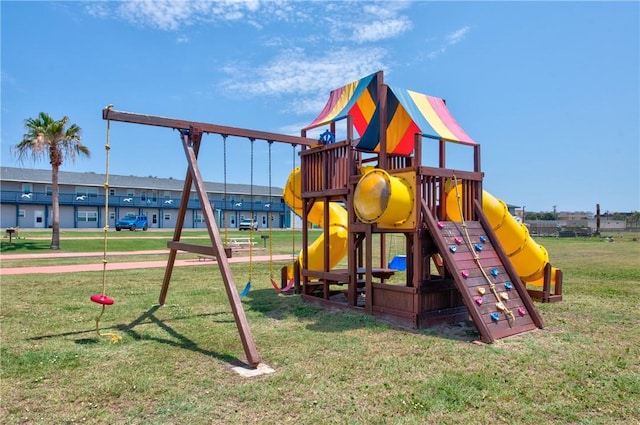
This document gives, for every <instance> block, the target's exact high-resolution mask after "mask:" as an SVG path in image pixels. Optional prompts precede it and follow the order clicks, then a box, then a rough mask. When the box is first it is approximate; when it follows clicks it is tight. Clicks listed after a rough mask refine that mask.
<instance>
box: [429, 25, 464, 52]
mask: <svg viewBox="0 0 640 425" xmlns="http://www.w3.org/2000/svg"><path fill="white" fill-rule="evenodd" d="M469 31H471V27H469V26H464V27H462V28H460V29H457V30H455V31H453V32H451V33H449V34H447V35H446V36H445V37H444V42H443V44H442V45H441V46H440V47H438V48H437V49H435V50H432V51H431V52H429V54H427V57H428V58H429V59H435V58H437V57H438V56H440V55H441V54H443V53H445V52H446V51H447V50H448V49H449V47H451V46H454V45H456V44H458V43H460V42H461V41H462V40H464V39H465V38H466V36H467V34H468V33H469Z"/></svg>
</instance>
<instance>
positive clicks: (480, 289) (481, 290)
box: [478, 286, 485, 295]
mask: <svg viewBox="0 0 640 425" xmlns="http://www.w3.org/2000/svg"><path fill="white" fill-rule="evenodd" d="M484 293H485V289H484V288H483V287H482V286H480V287H478V294H480V295H484Z"/></svg>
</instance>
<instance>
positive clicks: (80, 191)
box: [76, 186, 98, 197]
mask: <svg viewBox="0 0 640 425" xmlns="http://www.w3.org/2000/svg"><path fill="white" fill-rule="evenodd" d="M76 196H91V197H96V196H98V188H97V187H84V186H77V187H76Z"/></svg>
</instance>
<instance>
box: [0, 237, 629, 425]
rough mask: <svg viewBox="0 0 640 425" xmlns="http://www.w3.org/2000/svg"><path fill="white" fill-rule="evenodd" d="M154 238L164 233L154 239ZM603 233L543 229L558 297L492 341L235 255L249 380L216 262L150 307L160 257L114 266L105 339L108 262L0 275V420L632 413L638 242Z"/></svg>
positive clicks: (612, 416) (498, 418) (413, 420)
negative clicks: (314, 290) (342, 305)
mask: <svg viewBox="0 0 640 425" xmlns="http://www.w3.org/2000/svg"><path fill="white" fill-rule="evenodd" d="M79 233H80V232H79ZM274 233H276V232H274ZM71 234H73V233H71ZM73 235H74V236H86V235H87V233H86V232H81V234H73ZM96 235H98V236H102V232H96ZM159 235H161V236H163V237H165V239H154V238H152V236H159ZM184 235H185V236H187V235H188V236H196V237H198V233H197V232H193V233H191V232H189V233H188V234H187V233H185V234H184ZM201 235H206V233H202V234H201ZM65 236H66V237H67V239H65ZM132 236H135V238H132ZM109 237H110V240H109V249H113V250H137V249H165V248H166V240H167V239H171V237H172V233H171V232H166V233H164V232H162V233H161V232H145V233H144V234H142V233H141V232H136V233H135V234H133V235H132V234H130V233H129V232H120V234H118V235H115V236H114V237H113V238H111V233H110V234H109ZM34 238H35V236H32V235H30V234H27V235H26V239H24V240H23V239H20V240H18V241H14V243H13V244H12V245H11V246H9V245H8V242H7V241H6V240H3V241H2V244H1V247H0V250H1V252H2V253H3V254H5V253H10V252H46V251H47V248H48V241H46V240H44V241H41V240H35V239H34ZM69 238H70V236H69V235H68V234H65V235H64V236H63V240H62V243H61V245H62V251H66V252H79V251H83V250H88V249H89V247H93V248H92V250H95V251H100V250H102V245H101V242H100V241H99V242H100V243H99V244H98V245H97V246H93V245H86V244H90V243H93V242H90V241H87V240H72V239H69ZM276 239H277V242H274V245H277V248H274V251H276V249H277V250H282V251H284V252H291V233H290V232H281V234H279V235H278V236H275V237H274V241H275V240H276ZM614 240H615V241H614V242H613V243H610V242H606V241H605V240H604V239H556V238H543V239H539V240H538V242H540V243H541V244H542V245H544V246H545V247H546V248H547V250H548V251H549V256H550V258H551V261H552V262H553V264H554V265H555V266H557V267H559V268H561V269H562V270H563V272H564V300H563V301H562V302H560V303H552V304H538V303H537V304H536V306H537V307H538V308H539V310H540V312H541V314H542V316H543V318H544V320H545V323H546V328H545V329H543V330H537V331H533V332H529V333H526V334H523V335H519V336H516V337H512V338H508V339H504V340H500V341H498V342H496V343H494V344H490V345H485V344H476V343H473V342H474V341H475V339H476V337H477V334H476V332H475V329H474V328H473V327H472V326H470V325H469V324H459V323H456V324H450V325H444V326H440V327H437V328H432V329H424V330H421V331H411V330H406V329H399V328H397V327H393V326H390V325H388V324H385V323H384V322H382V321H378V320H376V319H375V318H373V317H370V316H365V315H362V314H359V313H356V312H348V311H347V312H344V311H337V310H331V309H324V308H318V307H314V306H310V305H308V304H306V303H304V302H303V301H302V300H301V299H300V298H299V297H298V296H282V295H279V294H278V293H276V291H274V290H273V289H271V285H270V284H269V280H268V279H269V275H270V274H271V269H275V270H276V273H277V269H278V268H279V267H280V266H281V265H283V264H282V263H275V264H273V265H271V267H270V265H269V264H268V263H261V264H259V263H255V264H253V267H252V268H251V269H252V276H249V267H248V265H247V264H232V265H231V268H232V272H233V275H234V278H235V281H236V284H237V286H238V290H241V289H242V288H243V287H244V285H245V284H246V282H247V281H248V280H251V282H252V286H253V289H252V290H251V292H250V293H249V295H248V296H247V297H245V298H242V303H243V305H244V309H245V312H246V315H247V318H248V321H249V326H250V329H251V332H252V333H253V336H254V339H255V343H256V346H257V348H258V351H259V352H260V354H261V356H262V358H263V360H264V362H265V363H266V364H268V365H269V366H271V367H272V368H274V369H275V373H274V374H269V375H262V376H259V377H256V378H243V377H240V376H239V375H237V374H235V373H234V372H233V371H232V370H231V368H232V367H233V366H236V365H237V364H238V362H240V361H243V356H244V354H243V353H244V352H243V349H242V344H241V342H240V340H239V337H238V332H237V330H236V326H235V323H234V320H233V315H232V314H231V310H230V307H229V303H228V301H227V297H226V294H225V291H224V287H223V284H222V280H221V278H220V276H219V272H218V268H217V266H215V265H213V264H212V265H211V266H210V267H209V266H200V267H179V268H176V269H174V272H173V278H172V282H171V287H170V289H169V294H168V297H167V304H166V305H164V306H162V307H158V306H156V303H157V301H158V295H159V292H160V287H161V285H162V279H163V275H164V270H163V269H140V270H130V271H113V272H109V273H108V275H107V293H108V294H109V295H110V296H111V297H113V298H114V299H115V301H116V302H115V304H114V305H113V306H110V307H108V308H107V310H106V312H105V315H104V316H103V318H102V321H101V327H102V329H103V331H105V332H109V331H111V332H116V333H118V334H119V335H120V336H121V337H122V341H121V342H120V343H118V344H113V345H111V344H109V342H108V340H106V339H100V338H98V337H97V336H96V332H95V322H94V318H95V316H96V315H97V314H98V313H99V310H100V309H99V307H98V306H97V305H96V304H93V303H91V302H90V301H89V296H90V295H91V294H92V293H99V292H100V291H101V285H102V273H99V272H83V273H71V274H59V275H16V276H2V278H1V282H0V290H1V292H0V296H1V298H0V302H1V310H0V311H1V313H0V314H1V316H0V324H1V330H0V332H1V333H0V336H1V345H0V355H1V357H0V361H1V386H0V396H1V399H0V400H1V401H0V403H1V405H0V417H2V423H3V424H23V423H29V424H71V423H105V424H107V423H109V424H116V423H117V424H492V425H493V424H638V423H640V422H639V419H638V418H640V360H639V359H640V242H638V240H637V237H636V238H635V240H634V237H632V236H631V235H625V236H624V237H622V236H618V237H616V238H615V239H614ZM260 242H262V241H260ZM21 243H24V244H26V243H30V245H29V246H25V245H23V246H20V244H21ZM156 243H157V245H155V244H156ZM40 244H42V245H40ZM143 244H144V245H145V248H140V247H141V245H143ZM154 246H155V247H156V248H153V247H154ZM267 246H268V244H267ZM297 247H298V249H299V247H300V243H299V241H298V243H297ZM29 261H30V262H31V263H34V264H36V265H37V264H43V265H44V264H48V263H40V262H39V261H44V260H29ZM79 261H87V260H86V259H85V260H79ZM12 263H13V261H12ZM31 265H33V264H31ZM2 267H6V265H5V264H4V262H3V264H2Z"/></svg>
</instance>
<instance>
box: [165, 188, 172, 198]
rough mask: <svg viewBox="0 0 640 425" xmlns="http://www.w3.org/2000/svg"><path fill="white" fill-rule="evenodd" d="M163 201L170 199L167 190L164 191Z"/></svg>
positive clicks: (169, 193)
mask: <svg viewBox="0 0 640 425" xmlns="http://www.w3.org/2000/svg"><path fill="white" fill-rule="evenodd" d="M164 199H171V192H170V191H168V190H165V191H164Z"/></svg>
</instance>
